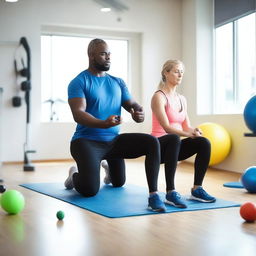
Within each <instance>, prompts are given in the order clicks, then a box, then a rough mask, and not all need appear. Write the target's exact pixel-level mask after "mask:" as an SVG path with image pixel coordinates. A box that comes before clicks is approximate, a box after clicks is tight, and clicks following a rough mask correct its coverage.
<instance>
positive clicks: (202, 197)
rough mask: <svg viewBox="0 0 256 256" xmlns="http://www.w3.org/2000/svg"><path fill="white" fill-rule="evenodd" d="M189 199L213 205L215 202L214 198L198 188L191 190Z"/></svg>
mask: <svg viewBox="0 0 256 256" xmlns="http://www.w3.org/2000/svg"><path fill="white" fill-rule="evenodd" d="M190 199H192V200H197V201H200V202H204V203H213V202H215V201H216V198H215V197H213V196H211V195H209V194H208V193H207V192H206V191H205V190H204V189H203V188H202V187H198V188H197V189H195V190H193V189H191V196H190Z"/></svg>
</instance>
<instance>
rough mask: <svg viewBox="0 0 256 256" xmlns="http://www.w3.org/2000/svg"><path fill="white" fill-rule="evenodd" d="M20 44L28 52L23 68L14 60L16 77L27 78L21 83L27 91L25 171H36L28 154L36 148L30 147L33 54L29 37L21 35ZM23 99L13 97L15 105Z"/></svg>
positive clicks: (19, 103) (23, 89)
mask: <svg viewBox="0 0 256 256" xmlns="http://www.w3.org/2000/svg"><path fill="white" fill-rule="evenodd" d="M19 46H22V47H23V48H24V50H25V53H26V59H27V61H26V64H25V61H24V59H23V58H21V64H22V69H21V70H18V67H17V66H18V65H17V59H15V60H14V69H15V73H16V78H18V77H22V78H25V80H23V81H21V83H20V90H21V91H23V92H24V93H25V95H24V99H25V103H26V138H25V143H24V165H23V170H24V171H34V169H35V167H34V165H32V163H31V161H30V160H29V157H28V155H29V154H30V153H35V152H36V151H35V150H30V149H29V125H30V91H31V71H30V64H31V55H30V47H29V45H28V42H27V39H26V38H25V37H21V39H20V42H19ZM21 103H22V100H21V97H20V96H15V97H13V99H12V104H13V106H14V107H19V106H21Z"/></svg>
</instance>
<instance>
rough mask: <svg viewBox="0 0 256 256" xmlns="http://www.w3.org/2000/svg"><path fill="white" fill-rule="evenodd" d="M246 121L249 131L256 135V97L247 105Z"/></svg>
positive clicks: (245, 111) (245, 109) (245, 110)
mask: <svg viewBox="0 0 256 256" xmlns="http://www.w3.org/2000/svg"><path fill="white" fill-rule="evenodd" d="M244 121H245V124H246V126H247V127H248V129H249V130H251V131H252V132H253V133H256V95H255V96H253V97H252V98H251V99H250V100H249V101H248V102H247V103H246V105H245V108H244Z"/></svg>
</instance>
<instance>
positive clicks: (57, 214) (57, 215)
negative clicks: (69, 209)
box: [56, 211, 65, 220]
mask: <svg viewBox="0 0 256 256" xmlns="http://www.w3.org/2000/svg"><path fill="white" fill-rule="evenodd" d="M56 217H57V218H58V220H63V219H64V217H65V214H64V212H63V211H58V212H57V213H56Z"/></svg>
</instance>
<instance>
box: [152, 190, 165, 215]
mask: <svg viewBox="0 0 256 256" xmlns="http://www.w3.org/2000/svg"><path fill="white" fill-rule="evenodd" d="M148 208H149V209H150V210H152V211H154V212H165V211H166V207H165V205H164V203H163V202H162V200H161V199H160V197H159V195H158V194H152V195H150V196H149V198H148Z"/></svg>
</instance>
